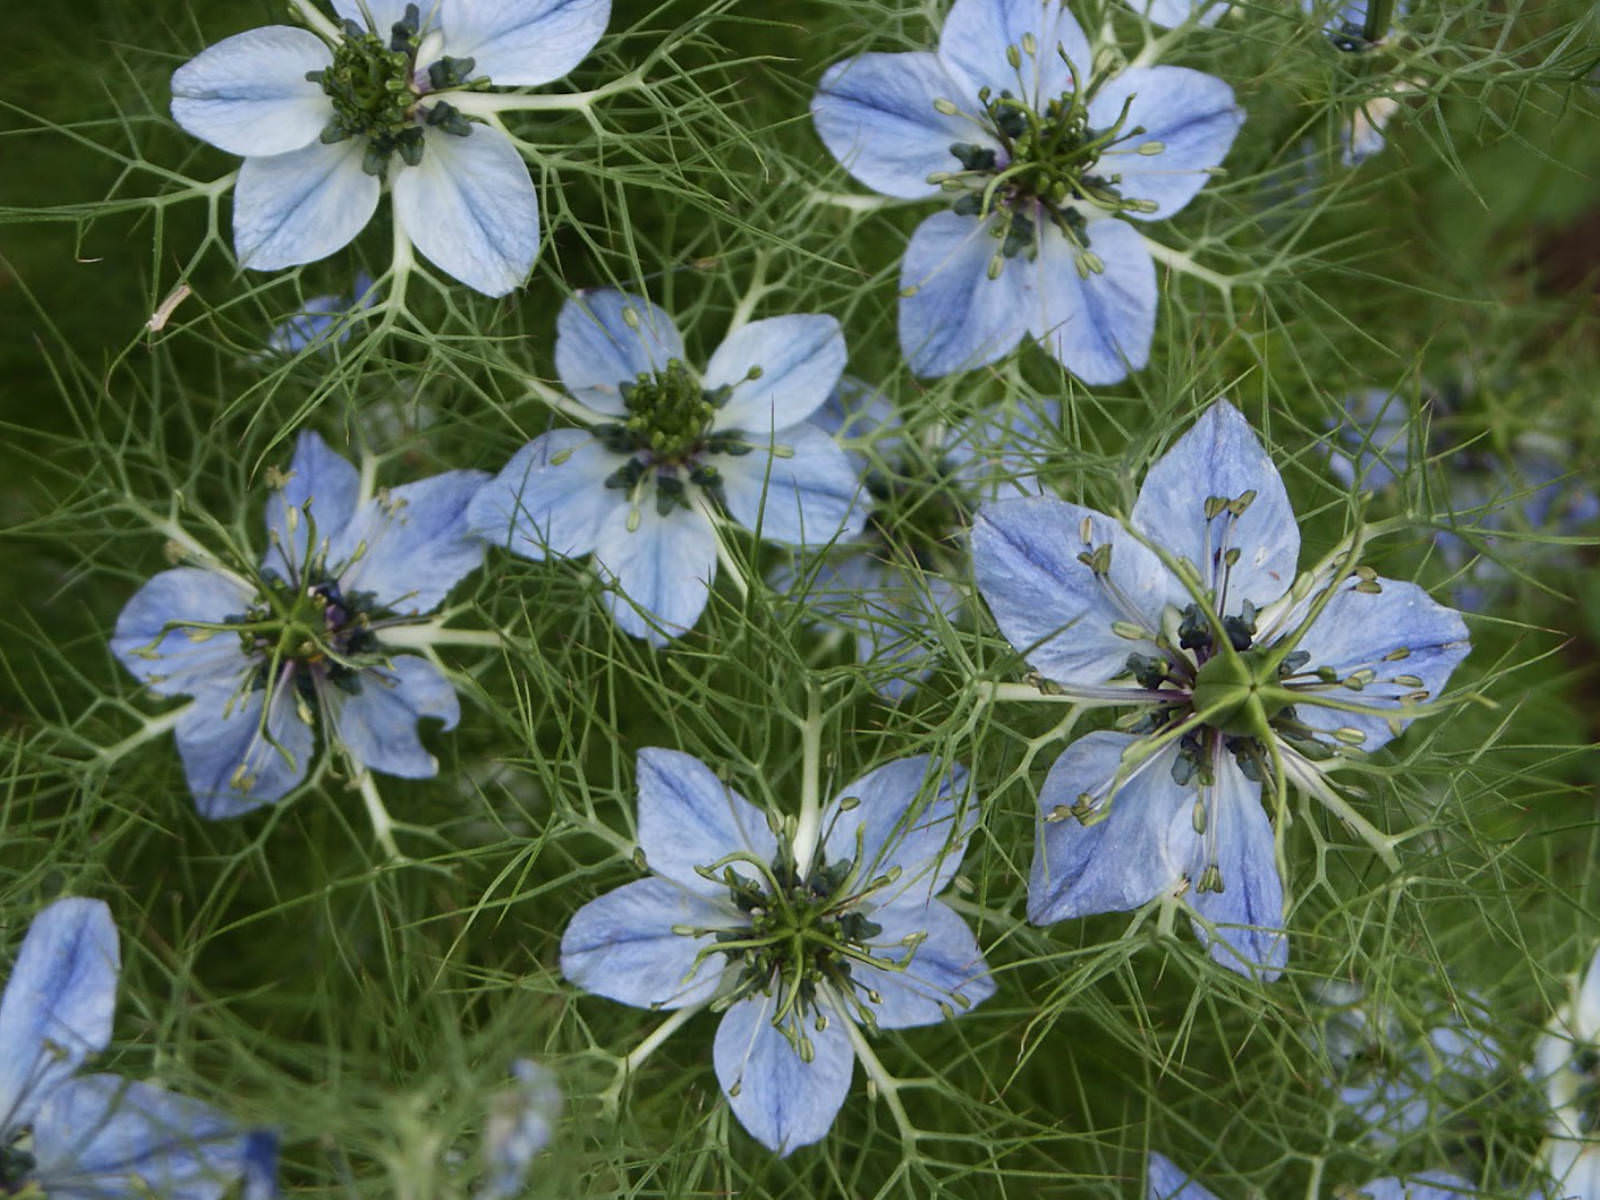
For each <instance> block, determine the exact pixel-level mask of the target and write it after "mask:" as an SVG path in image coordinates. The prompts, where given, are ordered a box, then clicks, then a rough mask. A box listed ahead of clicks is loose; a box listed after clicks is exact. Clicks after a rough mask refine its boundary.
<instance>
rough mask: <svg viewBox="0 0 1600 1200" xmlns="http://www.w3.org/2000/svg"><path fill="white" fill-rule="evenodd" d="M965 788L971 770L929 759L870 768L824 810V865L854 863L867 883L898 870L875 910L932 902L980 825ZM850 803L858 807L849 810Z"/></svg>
mask: <svg viewBox="0 0 1600 1200" xmlns="http://www.w3.org/2000/svg"><path fill="white" fill-rule="evenodd" d="M966 788H967V770H966V768H965V767H963V766H961V765H960V764H959V763H953V764H950V765H945V764H942V763H940V762H939V760H937V759H935V758H932V757H930V756H929V755H926V754H919V755H917V756H915V757H913V758H901V759H896V760H895V761H894V762H890V763H885V764H884V765H883V766H881V767H877V768H875V769H873V770H871V771H868V772H867V773H866V774H865V775H863V776H862V777H861V778H860V779H856V780H854V781H852V782H850V783H848V784H846V785H845V786H844V787H842V788H840V789H839V792H838V794H837V795H836V796H835V797H834V798H833V799H832V800H831V801H830V802H829V803H828V804H827V805H826V806H825V807H824V809H823V812H822V828H823V830H824V831H826V833H827V837H826V839H825V840H824V842H823V859H824V861H825V862H827V863H830V864H831V863H836V862H842V861H844V860H846V859H849V860H851V861H853V862H855V864H856V879H857V880H858V882H860V883H863V884H864V883H866V882H867V881H868V880H871V879H875V878H877V877H878V876H880V875H884V874H887V873H888V872H890V871H892V870H894V869H895V868H898V869H899V870H900V877H899V879H898V880H897V881H896V882H895V883H894V884H893V885H891V886H888V887H884V888H881V889H879V890H878V891H876V892H874V893H873V896H872V903H873V905H875V906H878V905H887V904H893V903H895V902H897V901H899V902H900V903H904V904H912V903H922V902H924V901H927V900H928V899H930V898H931V897H933V896H936V895H938V893H940V892H942V891H943V890H944V889H945V888H946V887H947V886H948V885H949V883H950V880H951V879H952V878H954V877H955V873H956V871H957V870H959V869H960V867H961V856H962V854H964V853H965V852H966V846H967V838H968V836H969V835H970V834H971V833H972V828H973V825H974V824H975V823H976V822H977V819H978V801H977V798H976V797H974V796H969V795H967V794H966ZM846 798H853V799H855V800H856V801H857V803H856V805H855V806H854V807H853V808H849V809H842V808H841V807H840V804H841V802H842V801H843V800H845V799H846Z"/></svg>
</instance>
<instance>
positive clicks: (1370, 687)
mask: <svg viewBox="0 0 1600 1200" xmlns="http://www.w3.org/2000/svg"><path fill="white" fill-rule="evenodd" d="M1371 583H1372V585H1375V586H1377V587H1378V588H1379V589H1380V590H1379V591H1377V592H1363V591H1358V590H1357V588H1358V587H1361V586H1364V585H1363V581H1361V580H1359V579H1351V580H1348V581H1347V582H1345V583H1343V584H1340V585H1339V589H1338V591H1336V592H1335V593H1334V594H1333V597H1332V598H1331V599H1330V600H1329V601H1328V606H1327V607H1326V608H1324V609H1323V610H1322V612H1321V613H1320V614H1318V616H1317V619H1316V621H1315V622H1314V623H1313V624H1312V625H1311V627H1310V628H1309V629H1307V630H1306V632H1305V636H1304V637H1302V638H1301V639H1300V641H1299V642H1298V643H1297V649H1299V650H1301V651H1303V652H1305V653H1306V654H1309V655H1311V659H1310V661H1309V662H1308V663H1306V665H1305V667H1304V668H1303V671H1304V672H1305V673H1307V674H1309V673H1312V672H1315V671H1316V670H1317V669H1318V668H1319V667H1320V668H1327V669H1329V670H1331V671H1333V672H1334V673H1335V674H1336V675H1337V676H1338V677H1339V679H1340V680H1341V681H1343V680H1348V679H1350V678H1351V676H1352V675H1355V676H1356V680H1355V681H1354V682H1355V683H1356V686H1353V687H1347V686H1343V685H1342V683H1341V684H1335V685H1328V684H1324V683H1321V682H1320V681H1318V682H1310V683H1306V684H1305V685H1304V694H1305V701H1304V702H1303V703H1299V702H1297V703H1296V704H1295V716H1296V717H1297V718H1298V719H1299V720H1300V721H1301V722H1302V723H1304V724H1306V725H1309V726H1311V728H1313V729H1317V730H1321V731H1323V732H1325V733H1332V732H1333V731H1334V730H1336V729H1355V730H1359V731H1360V732H1361V733H1362V734H1363V735H1365V740H1363V741H1361V742H1359V743H1358V746H1359V748H1360V749H1362V750H1367V751H1371V750H1376V749H1378V747H1380V746H1382V745H1384V744H1385V743H1386V742H1388V741H1389V740H1390V739H1391V738H1393V737H1394V736H1395V734H1396V729H1394V728H1391V726H1390V721H1391V720H1394V718H1392V717H1387V716H1383V715H1380V714H1368V713H1354V712H1341V711H1339V710H1338V709H1333V708H1322V707H1319V706H1318V705H1317V703H1316V699H1317V697H1318V696H1326V697H1328V698H1329V699H1330V700H1335V701H1339V702H1341V703H1348V704H1361V705H1371V706H1373V707H1375V708H1379V709H1388V710H1391V711H1394V710H1398V709H1399V708H1400V706H1401V704H1402V702H1404V698H1405V697H1408V696H1409V697H1412V698H1413V699H1412V702H1413V703H1422V702H1424V701H1431V700H1437V699H1438V697H1439V693H1440V692H1442V691H1443V690H1444V686H1445V684H1446V682H1448V681H1449V679H1450V675H1451V672H1453V671H1454V670H1455V669H1456V667H1458V666H1460V665H1461V661H1462V659H1464V658H1466V657H1467V655H1468V654H1469V653H1470V652H1471V650H1472V645H1471V643H1470V642H1469V641H1468V640H1467V626H1466V623H1465V622H1464V621H1463V620H1462V619H1461V614H1460V613H1458V612H1457V611H1456V610H1455V609H1453V608H1446V607H1445V606H1444V605H1442V604H1440V603H1439V602H1438V601H1437V600H1435V599H1433V597H1431V596H1429V595H1428V593H1427V592H1425V591H1423V590H1422V589H1421V588H1420V587H1418V586H1417V585H1416V584H1414V583H1406V582H1404V581H1401V580H1396V579H1383V578H1381V577H1380V578H1377V579H1374V580H1372V581H1371ZM1301 607H1302V610H1303V609H1304V606H1301ZM1289 620H1290V621H1291V622H1292V621H1293V620H1294V617H1293V614H1291V616H1290V618H1289ZM1357 672H1371V675H1370V677H1368V676H1366V675H1357ZM1298 682H1299V679H1298V678H1297V679H1294V680H1290V683H1291V685H1293V684H1296V683H1298ZM1397 724H1398V725H1400V726H1401V727H1403V726H1404V724H1405V723H1404V722H1397Z"/></svg>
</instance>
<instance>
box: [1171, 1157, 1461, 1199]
mask: <svg viewBox="0 0 1600 1200" xmlns="http://www.w3.org/2000/svg"><path fill="white" fill-rule="evenodd" d="M1353 1191H1354V1194H1355V1195H1356V1196H1359V1197H1362V1198H1363V1200H1462V1198H1463V1197H1467V1196H1476V1195H1478V1194H1479V1193H1478V1189H1477V1188H1475V1187H1473V1186H1472V1184H1470V1183H1468V1182H1467V1181H1466V1180H1465V1179H1463V1178H1461V1176H1459V1175H1452V1174H1450V1173H1449V1172H1447V1171H1424V1172H1422V1174H1420V1175H1414V1176H1412V1177H1410V1178H1407V1179H1401V1178H1398V1177H1396V1176H1388V1177H1386V1178H1383V1179H1374V1180H1373V1181H1372V1182H1370V1183H1365V1184H1362V1185H1361V1186H1360V1187H1358V1188H1355V1189H1353ZM1144 1194H1145V1200H1217V1197H1216V1194H1215V1193H1214V1192H1212V1191H1211V1189H1210V1188H1208V1187H1206V1186H1205V1185H1204V1184H1201V1183H1198V1182H1197V1181H1196V1180H1195V1179H1194V1178H1192V1177H1191V1176H1190V1175H1189V1174H1188V1173H1187V1172H1186V1171H1183V1170H1182V1169H1180V1168H1179V1167H1178V1166H1177V1165H1176V1164H1174V1163H1173V1162H1172V1160H1171V1159H1169V1158H1167V1157H1166V1156H1165V1155H1161V1154H1157V1153H1156V1152H1155V1151H1153V1150H1152V1151H1151V1152H1150V1157H1149V1161H1148V1162H1147V1163H1146V1165H1145V1191H1144ZM1334 1194H1336V1195H1343V1194H1344V1193H1343V1191H1337V1192H1335V1193H1334Z"/></svg>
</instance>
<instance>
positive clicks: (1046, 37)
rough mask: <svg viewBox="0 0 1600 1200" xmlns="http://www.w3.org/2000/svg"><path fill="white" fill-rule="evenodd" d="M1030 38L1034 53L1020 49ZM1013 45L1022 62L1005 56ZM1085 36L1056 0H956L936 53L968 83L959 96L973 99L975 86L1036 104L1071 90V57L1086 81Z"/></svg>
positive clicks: (1088, 57)
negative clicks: (1014, 64)
mask: <svg viewBox="0 0 1600 1200" xmlns="http://www.w3.org/2000/svg"><path fill="white" fill-rule="evenodd" d="M1028 38H1031V39H1032V41H1033V43H1034V45H1035V47H1036V49H1035V52H1034V53H1033V54H1032V55H1029V54H1027V53H1025V52H1024V50H1023V42H1024V39H1028ZM1013 47H1015V49H1016V52H1018V53H1021V54H1022V66H1021V68H1020V69H1019V68H1017V67H1013V66H1012V65H1011V64H1010V62H1009V61H1008V59H1007V54H1008V52H1009V51H1010V50H1011V49H1012V48H1013ZM1092 57H1093V56H1092V55H1091V54H1090V50H1089V39H1088V38H1086V37H1084V36H1083V30H1082V29H1080V28H1079V27H1078V22H1077V21H1075V20H1074V19H1073V17H1072V14H1071V13H1070V12H1068V11H1067V8H1066V6H1065V5H1064V4H1062V3H1061V2H1060V0H956V2H955V4H954V5H953V6H951V9H950V13H949V15H948V16H947V17H945V20H944V28H943V29H942V30H941V31H940V33H939V58H940V60H941V61H942V62H943V63H944V65H945V69H946V70H948V71H949V72H950V73H951V74H953V75H955V76H956V77H957V78H958V79H960V80H963V81H964V82H965V83H966V85H967V94H966V95H965V96H962V97H959V98H958V100H961V101H965V102H966V103H968V104H970V103H972V101H973V99H974V98H976V96H977V94H978V89H979V88H983V87H987V88H989V89H990V90H991V91H992V92H993V93H994V94H995V95H997V96H998V95H999V94H1000V93H1001V92H1010V93H1011V94H1012V95H1014V96H1017V95H1020V96H1021V97H1022V98H1023V99H1024V100H1027V101H1028V102H1029V104H1030V105H1031V106H1032V107H1033V108H1034V109H1035V110H1038V109H1041V108H1043V107H1044V104H1045V102H1046V101H1049V100H1054V99H1056V98H1057V97H1059V96H1060V95H1062V94H1063V93H1064V92H1070V91H1071V90H1072V73H1071V72H1070V71H1069V70H1068V69H1067V62H1068V61H1070V62H1071V63H1072V65H1073V66H1074V67H1076V68H1077V70H1078V76H1079V80H1080V82H1082V83H1083V84H1084V85H1085V86H1087V85H1088V82H1089V72H1090V68H1091V66H1092V62H1091V60H1092Z"/></svg>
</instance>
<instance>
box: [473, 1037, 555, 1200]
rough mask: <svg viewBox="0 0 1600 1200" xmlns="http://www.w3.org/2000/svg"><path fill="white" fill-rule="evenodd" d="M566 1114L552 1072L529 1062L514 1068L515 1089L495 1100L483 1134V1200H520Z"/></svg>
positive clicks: (480, 1196)
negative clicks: (535, 1162) (559, 1118)
mask: <svg viewBox="0 0 1600 1200" xmlns="http://www.w3.org/2000/svg"><path fill="white" fill-rule="evenodd" d="M560 1113H561V1089H560V1088H558V1087H557V1086H556V1080H555V1076H554V1075H552V1074H551V1073H550V1072H549V1070H548V1069H546V1068H545V1067H542V1066H540V1065H539V1064H538V1063H536V1062H533V1061H531V1060H529V1059H526V1058H519V1059H517V1060H516V1061H515V1062H513V1063H512V1064H511V1086H509V1087H507V1088H505V1089H503V1090H501V1091H499V1092H496V1093H495V1094H494V1095H493V1096H492V1097H491V1098H490V1100H489V1124H488V1127H487V1128H486V1129H485V1130H484V1135H483V1157H484V1165H485V1167H486V1168H487V1177H486V1178H485V1180H484V1182H483V1186H482V1187H480V1188H479V1189H478V1200H514V1197H517V1196H520V1195H522V1192H523V1189H524V1188H525V1187H526V1185H527V1179H528V1172H529V1171H530V1170H531V1169H532V1167H533V1159H534V1156H535V1155H537V1154H538V1153H539V1151H541V1150H543V1149H544V1148H545V1147H546V1146H548V1145H549V1144H550V1135H551V1133H552V1132H553V1130H554V1126H555V1119H556V1117H557V1116H559V1115H560Z"/></svg>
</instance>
